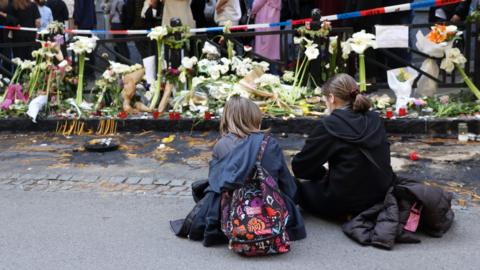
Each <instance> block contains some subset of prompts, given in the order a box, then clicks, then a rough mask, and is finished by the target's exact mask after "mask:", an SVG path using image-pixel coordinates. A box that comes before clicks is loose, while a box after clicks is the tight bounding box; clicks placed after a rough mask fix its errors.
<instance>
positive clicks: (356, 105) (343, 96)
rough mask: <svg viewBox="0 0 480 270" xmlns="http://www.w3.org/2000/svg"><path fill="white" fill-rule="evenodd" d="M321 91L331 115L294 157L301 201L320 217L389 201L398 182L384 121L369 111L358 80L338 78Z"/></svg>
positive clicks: (358, 210)
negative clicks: (385, 199) (391, 189)
mask: <svg viewBox="0 0 480 270" xmlns="http://www.w3.org/2000/svg"><path fill="white" fill-rule="evenodd" d="M322 90H323V95H324V97H325V100H326V104H327V108H328V110H329V111H330V112H331V115H330V116H328V117H325V118H323V119H321V120H320V121H319V122H318V126H317V127H316V128H315V130H314V131H313V132H312V133H311V134H310V136H309V138H308V139H307V141H306V143H305V146H304V147H303V149H302V151H301V152H300V153H298V154H297V155H296V156H295V157H294V158H293V161H292V169H293V172H294V175H295V177H297V178H298V179H302V180H299V194H298V199H299V202H300V206H301V207H302V208H303V209H305V210H306V211H309V212H311V213H313V214H316V215H321V216H326V217H333V218H338V217H345V216H346V215H355V214H358V213H360V212H361V211H364V210H365V209H368V208H369V207H371V206H373V205H374V204H376V203H378V202H381V201H383V199H384V198H385V195H386V193H387V190H388V189H389V187H390V186H391V184H392V182H393V171H392V168H391V166H390V145H389V142H388V140H387V137H386V132H385V128H384V126H383V123H382V121H381V119H380V117H379V116H378V114H377V113H375V112H372V111H369V109H370V106H371V102H370V101H369V100H368V99H367V98H366V97H365V96H363V95H361V94H359V91H358V87H357V83H356V81H355V79H353V78H352V77H351V76H350V75H347V74H338V75H336V76H334V77H333V78H331V79H330V80H328V81H327V82H326V83H325V85H324V86H323V88H322ZM365 153H370V155H371V157H372V158H373V160H374V161H375V162H376V164H373V162H371V161H370V160H369V158H368V157H367V155H366V154H365ZM326 162H328V167H329V169H328V170H327V169H325V168H324V167H323V165H324V164H325V163H326ZM377 165H378V167H379V168H377Z"/></svg>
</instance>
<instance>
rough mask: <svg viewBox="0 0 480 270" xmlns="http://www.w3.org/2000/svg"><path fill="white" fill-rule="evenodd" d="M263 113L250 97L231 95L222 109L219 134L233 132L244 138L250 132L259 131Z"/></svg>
mask: <svg viewBox="0 0 480 270" xmlns="http://www.w3.org/2000/svg"><path fill="white" fill-rule="evenodd" d="M262 119H263V114H262V111H260V108H258V106H257V104H255V103H253V101H251V100H250V99H247V98H244V97H240V96H233V97H231V98H230V99H229V100H228V101H227V103H226V104H225V107H224V109H223V115H222V118H221V120H220V134H221V135H225V134H227V133H233V134H235V135H237V136H239V137H241V138H244V137H246V136H248V135H250V134H251V133H255V132H260V131H261V130H260V126H261V125H262Z"/></svg>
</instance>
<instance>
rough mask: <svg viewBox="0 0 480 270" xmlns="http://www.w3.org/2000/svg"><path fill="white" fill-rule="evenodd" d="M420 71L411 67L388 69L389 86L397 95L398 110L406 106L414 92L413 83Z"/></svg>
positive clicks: (396, 106)
mask: <svg viewBox="0 0 480 270" xmlns="http://www.w3.org/2000/svg"><path fill="white" fill-rule="evenodd" d="M417 76H418V72H417V71H416V70H414V69H413V68H410V67H404V68H397V69H392V70H389V71H387V79H388V86H389V87H390V89H392V91H393V92H394V93H395V95H396V96H397V102H396V104H395V108H396V111H397V113H398V111H399V110H400V108H402V107H404V108H406V106H407V103H408V101H409V99H410V95H411V94H412V85H413V82H414V81H415V78H417Z"/></svg>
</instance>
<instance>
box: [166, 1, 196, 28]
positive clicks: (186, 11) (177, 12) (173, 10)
mask: <svg viewBox="0 0 480 270" xmlns="http://www.w3.org/2000/svg"><path fill="white" fill-rule="evenodd" d="M163 5H164V6H163V18H162V25H170V20H171V19H172V18H175V17H176V18H179V19H180V20H181V21H182V25H187V26H189V27H190V28H195V20H194V19H193V14H192V9H191V7H190V1H189V0H164V1H163Z"/></svg>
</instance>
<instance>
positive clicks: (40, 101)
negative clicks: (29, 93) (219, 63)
mask: <svg viewBox="0 0 480 270" xmlns="http://www.w3.org/2000/svg"><path fill="white" fill-rule="evenodd" d="M46 104H47V96H46V95H41V96H38V97H36V98H34V99H33V100H32V101H31V102H30V104H28V111H27V115H28V116H30V117H31V118H32V121H33V122H34V123H37V115H38V112H40V110H41V109H42V107H43V106H45V105H46Z"/></svg>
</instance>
